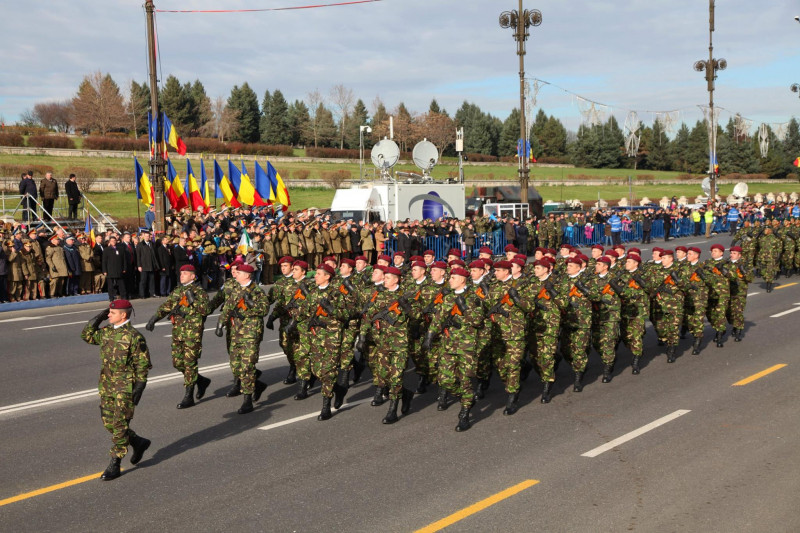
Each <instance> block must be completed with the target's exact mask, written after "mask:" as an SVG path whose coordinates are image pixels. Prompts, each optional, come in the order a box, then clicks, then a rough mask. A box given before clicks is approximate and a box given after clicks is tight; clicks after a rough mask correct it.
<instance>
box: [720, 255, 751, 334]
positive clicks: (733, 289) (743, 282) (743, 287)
mask: <svg viewBox="0 0 800 533" xmlns="http://www.w3.org/2000/svg"><path fill="white" fill-rule="evenodd" d="M728 266H729V267H730V269H731V271H732V275H731V280H730V294H731V298H730V301H729V303H728V308H727V309H726V310H725V318H726V319H727V320H728V323H729V324H731V325H732V326H733V330H734V339H735V340H736V339H739V340H740V339H741V332H743V331H744V307H745V304H746V303H747V285H748V284H749V283H752V281H753V269H752V268H747V264H745V263H743V262H742V261H741V260H739V261H731V262H730V263H729V265H728ZM737 334H738V335H737Z"/></svg>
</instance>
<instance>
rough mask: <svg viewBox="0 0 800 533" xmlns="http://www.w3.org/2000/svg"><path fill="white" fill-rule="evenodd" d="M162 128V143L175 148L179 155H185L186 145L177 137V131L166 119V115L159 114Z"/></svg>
mask: <svg viewBox="0 0 800 533" xmlns="http://www.w3.org/2000/svg"><path fill="white" fill-rule="evenodd" d="M161 117H162V120H163V121H162V127H163V129H164V142H165V143H167V144H169V145H170V146H172V147H173V148H175V150H177V152H178V153H179V154H180V155H186V144H185V143H184V142H183V139H181V136H180V135H178V130H176V129H175V126H173V125H172V122H171V121H170V120H169V118H167V114H166V113H161Z"/></svg>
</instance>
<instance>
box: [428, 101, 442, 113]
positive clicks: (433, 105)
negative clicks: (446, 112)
mask: <svg viewBox="0 0 800 533" xmlns="http://www.w3.org/2000/svg"><path fill="white" fill-rule="evenodd" d="M428 113H436V114H438V115H440V114H441V113H442V110H441V109H439V102H437V101H436V98H434V99H433V100H431V105H430V107H429V108H428Z"/></svg>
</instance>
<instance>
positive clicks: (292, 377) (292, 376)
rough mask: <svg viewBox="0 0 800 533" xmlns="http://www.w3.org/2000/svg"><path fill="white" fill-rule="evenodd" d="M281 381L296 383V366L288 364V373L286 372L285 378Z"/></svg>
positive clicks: (288, 383)
mask: <svg viewBox="0 0 800 533" xmlns="http://www.w3.org/2000/svg"><path fill="white" fill-rule="evenodd" d="M283 383H284V384H285V385H291V384H292V383H297V367H295V366H294V365H293V364H292V365H289V373H288V374H286V377H285V378H283Z"/></svg>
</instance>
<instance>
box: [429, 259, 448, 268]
mask: <svg viewBox="0 0 800 533" xmlns="http://www.w3.org/2000/svg"><path fill="white" fill-rule="evenodd" d="M431 268H441V269H442V270H447V263H445V262H444V261H434V262H433V264H432V265H431Z"/></svg>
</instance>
